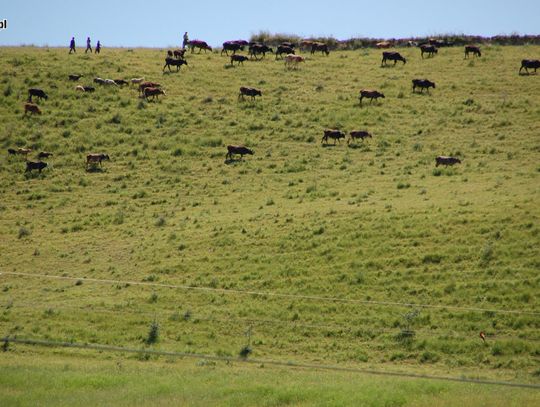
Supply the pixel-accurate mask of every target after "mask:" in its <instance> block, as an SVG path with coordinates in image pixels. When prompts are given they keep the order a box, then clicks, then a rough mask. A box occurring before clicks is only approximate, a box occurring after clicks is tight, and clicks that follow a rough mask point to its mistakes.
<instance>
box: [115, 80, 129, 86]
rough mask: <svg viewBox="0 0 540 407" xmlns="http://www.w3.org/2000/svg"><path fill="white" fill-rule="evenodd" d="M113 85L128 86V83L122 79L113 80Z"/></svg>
mask: <svg viewBox="0 0 540 407" xmlns="http://www.w3.org/2000/svg"><path fill="white" fill-rule="evenodd" d="M114 83H116V84H117V85H120V86H123V85H127V84H129V82H128V81H125V80H123V79H115V80H114Z"/></svg>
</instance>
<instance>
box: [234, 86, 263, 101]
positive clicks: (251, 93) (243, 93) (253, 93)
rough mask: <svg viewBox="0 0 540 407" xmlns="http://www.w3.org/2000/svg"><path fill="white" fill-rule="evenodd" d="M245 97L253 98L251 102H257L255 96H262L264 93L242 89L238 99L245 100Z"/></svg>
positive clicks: (246, 88)
mask: <svg viewBox="0 0 540 407" xmlns="http://www.w3.org/2000/svg"><path fill="white" fill-rule="evenodd" d="M244 96H251V100H255V96H262V92H261V91H260V90H258V89H255V88H248V87H245V86H242V87H240V93H239V94H238V99H240V98H241V99H242V100H244Z"/></svg>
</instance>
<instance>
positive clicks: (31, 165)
mask: <svg viewBox="0 0 540 407" xmlns="http://www.w3.org/2000/svg"><path fill="white" fill-rule="evenodd" d="M46 166H47V163H44V162H43V161H38V162H34V161H27V162H26V171H25V172H32V170H38V171H39V173H40V174H41V170H42V169H43V168H45V167H46Z"/></svg>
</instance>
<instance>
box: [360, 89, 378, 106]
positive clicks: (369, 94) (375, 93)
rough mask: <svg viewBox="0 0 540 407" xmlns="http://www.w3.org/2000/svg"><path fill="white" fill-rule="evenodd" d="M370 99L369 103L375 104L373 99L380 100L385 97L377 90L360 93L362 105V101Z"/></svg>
mask: <svg viewBox="0 0 540 407" xmlns="http://www.w3.org/2000/svg"><path fill="white" fill-rule="evenodd" d="M364 98H366V99H369V103H371V102H373V99H375V100H377V99H379V98H383V99H384V95H383V94H382V93H381V92H379V91H377V90H370V89H362V90H361V91H360V105H361V104H362V99H364Z"/></svg>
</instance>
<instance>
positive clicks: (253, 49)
mask: <svg viewBox="0 0 540 407" xmlns="http://www.w3.org/2000/svg"><path fill="white" fill-rule="evenodd" d="M267 52H270V53H273V52H274V50H273V49H272V48H270V47H269V46H267V45H264V44H253V45H251V46H250V47H249V55H250V56H251V58H255V59H259V58H257V55H262V57H261V59H262V58H264V57H266V53H267Z"/></svg>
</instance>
